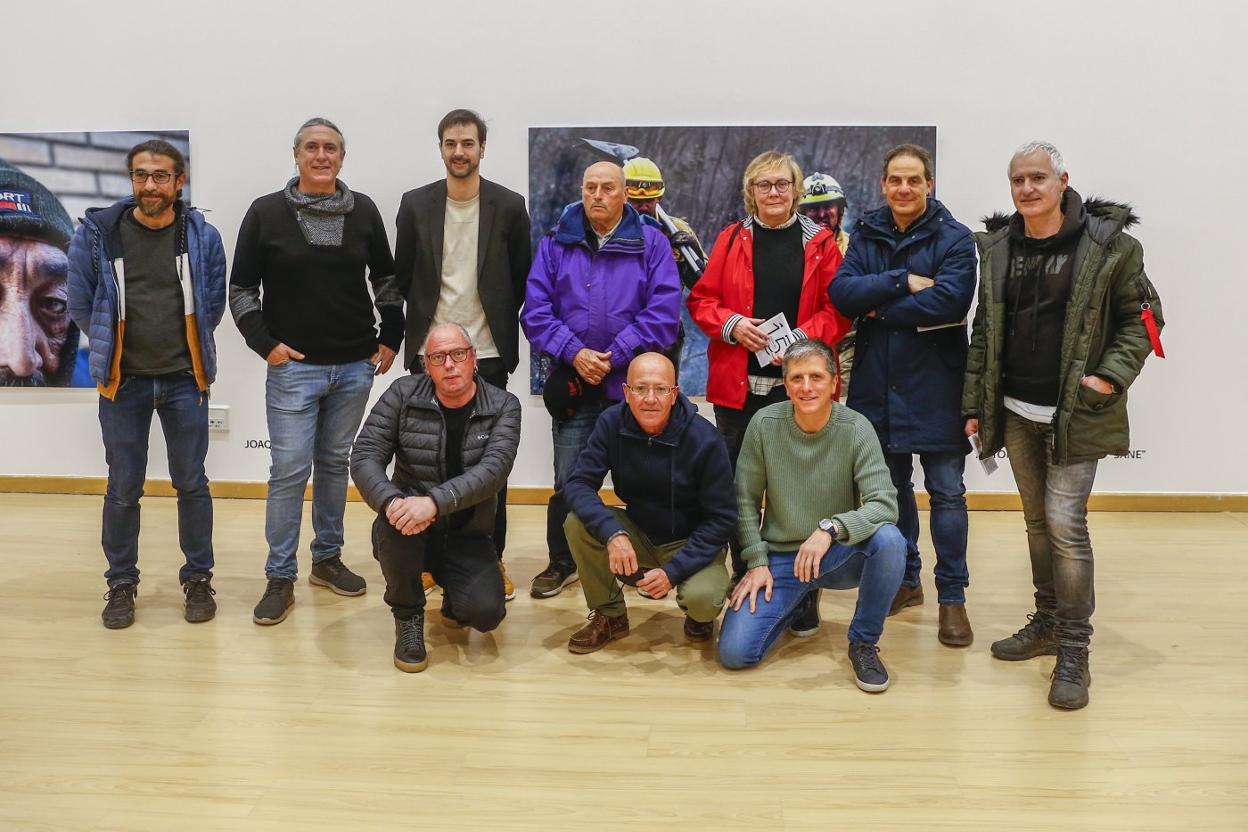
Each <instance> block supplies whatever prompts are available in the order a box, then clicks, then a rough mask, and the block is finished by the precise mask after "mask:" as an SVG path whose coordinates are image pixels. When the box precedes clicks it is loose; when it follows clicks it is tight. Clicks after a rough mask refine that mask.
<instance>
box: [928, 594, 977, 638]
mask: <svg viewBox="0 0 1248 832" xmlns="http://www.w3.org/2000/svg"><path fill="white" fill-rule="evenodd" d="M936 638H938V639H940V643H941V644H944V645H947V646H949V647H966V646H968V645H969V644H970V643H971V641H973V640H974V638H975V633H974V632H972V631H971V619H969V618H967V617H966V604H941V605H940V629H939V630H937V631H936Z"/></svg>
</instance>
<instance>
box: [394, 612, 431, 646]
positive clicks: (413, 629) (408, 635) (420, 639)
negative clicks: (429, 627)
mask: <svg viewBox="0 0 1248 832" xmlns="http://www.w3.org/2000/svg"><path fill="white" fill-rule="evenodd" d="M424 644H425V633H424V628H423V627H421V626H420V625H419V624H418V623H417V622H416V619H414V618H411V619H408V620H407V621H400V622H399V647H401V648H403V649H404V650H407V649H409V648H412V647H423V646H424Z"/></svg>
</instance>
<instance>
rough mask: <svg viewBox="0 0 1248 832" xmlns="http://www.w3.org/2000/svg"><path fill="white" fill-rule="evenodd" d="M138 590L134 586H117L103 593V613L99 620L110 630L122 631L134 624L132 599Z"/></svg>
mask: <svg viewBox="0 0 1248 832" xmlns="http://www.w3.org/2000/svg"><path fill="white" fill-rule="evenodd" d="M138 594H139V588H138V587H137V586H135V585H134V584H128V583H127V584H117V586H114V587H109V590H108V592H106V593H104V600H105V601H108V603H107V604H105V605H104V612H102V613H100V619H101V620H102V621H103V622H104V626H105V627H107V628H108V629H110V630H124V629H125V628H126V627H129V626H130V625H131V624H133V623H134V598H135V596H136V595H138Z"/></svg>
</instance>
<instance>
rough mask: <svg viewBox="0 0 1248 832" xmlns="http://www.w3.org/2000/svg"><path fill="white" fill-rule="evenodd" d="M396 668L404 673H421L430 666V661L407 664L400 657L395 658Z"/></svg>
mask: <svg viewBox="0 0 1248 832" xmlns="http://www.w3.org/2000/svg"><path fill="white" fill-rule="evenodd" d="M394 666H395V667H397V668H398V669H399V670H402V671H403V672H404V673H419V672H420V671H422V670H424V669H425V668H426V667H428V666H429V659H428V658H426V659H425V660H424V661H423V662H405V661H403V660H402V659H400V658H399V657H398V656H395V657H394Z"/></svg>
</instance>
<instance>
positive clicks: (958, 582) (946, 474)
mask: <svg viewBox="0 0 1248 832" xmlns="http://www.w3.org/2000/svg"><path fill="white" fill-rule="evenodd" d="M884 461H885V462H886V463H887V464H888V473H889V475H890V476H891V477H892V479H893V487H894V488H896V489H897V528H898V529H900V530H901V533H902V534H903V535H905V537H906V574H905V576H904V577H903V578H902V579H901V582H902V584H904V585H905V586H918V585H919V575H920V574H921V573H922V571H923V561H922V559H921V558H920V557H919V507H918V506H917V505H916V504H915V502H914V483H913V482H911V478H912V477H913V476H914V456H913V455H912V454H908V453H905V454H887V453H886V454H884ZM919 463H920V464H921V465H922V466H923V487H924V488H925V489H926V490H927V494H928V496H929V497H930V498H931V518H930V521H931V532H932V548H933V549H935V550H936V569H935V573H936V591H937V593H938V594H939V597H940V603H942V604H965V603H966V587H967V585H968V584H970V582H971V575H970V572H969V571H968V570H967V567H966V531H967V519H966V486H965V485H963V484H962V473H963V472H964V471H965V470H966V454H964V453H959V452H956V451H955V452H947V453H920V454H919Z"/></svg>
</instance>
